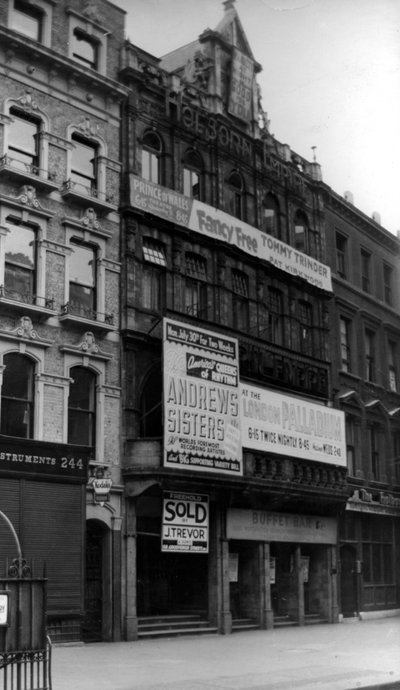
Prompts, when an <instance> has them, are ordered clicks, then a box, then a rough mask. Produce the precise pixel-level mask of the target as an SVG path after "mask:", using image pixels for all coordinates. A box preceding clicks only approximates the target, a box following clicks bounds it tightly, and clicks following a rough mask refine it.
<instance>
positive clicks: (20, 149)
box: [8, 108, 40, 175]
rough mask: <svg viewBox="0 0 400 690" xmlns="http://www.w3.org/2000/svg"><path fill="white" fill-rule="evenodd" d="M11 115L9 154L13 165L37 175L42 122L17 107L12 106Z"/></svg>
mask: <svg viewBox="0 0 400 690" xmlns="http://www.w3.org/2000/svg"><path fill="white" fill-rule="evenodd" d="M10 115H11V117H12V120H11V122H10V125H9V130H8V142H9V143H8V155H9V158H10V159H11V165H12V166H15V167H18V168H20V169H21V170H23V171H26V172H28V173H32V174H36V175H37V174H38V167H39V156H38V150H39V131H40V123H39V121H38V120H36V119H35V118H32V117H30V116H29V115H26V114H25V113H22V112H20V111H19V110H17V109H15V108H11V110H10Z"/></svg>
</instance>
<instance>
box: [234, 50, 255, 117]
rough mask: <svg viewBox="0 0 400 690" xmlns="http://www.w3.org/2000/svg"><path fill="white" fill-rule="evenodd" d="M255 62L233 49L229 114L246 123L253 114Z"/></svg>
mask: <svg viewBox="0 0 400 690" xmlns="http://www.w3.org/2000/svg"><path fill="white" fill-rule="evenodd" d="M253 81H254V62H253V60H252V59H251V58H249V57H247V55H244V53H242V52H241V51H240V50H238V49H237V48H234V49H233V54H232V65H231V79H230V89H229V103H228V112H229V113H230V114H231V115H233V116H234V117H238V118H240V119H241V120H244V121H245V122H250V120H251V117H252V114H253Z"/></svg>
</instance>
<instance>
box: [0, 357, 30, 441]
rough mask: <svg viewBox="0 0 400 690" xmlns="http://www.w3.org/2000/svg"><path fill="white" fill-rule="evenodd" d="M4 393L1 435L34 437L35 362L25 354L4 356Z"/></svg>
mask: <svg viewBox="0 0 400 690" xmlns="http://www.w3.org/2000/svg"><path fill="white" fill-rule="evenodd" d="M3 362H4V366H5V369H4V373H3V386H2V391H1V433H2V434H6V435H7V436H17V437H19V438H32V437H33V401H34V396H33V382H34V363H33V361H32V360H30V359H29V358H28V357H26V356H25V355H20V354H14V353H12V354H8V355H5V356H4V360H3Z"/></svg>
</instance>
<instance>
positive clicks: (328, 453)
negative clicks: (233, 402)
mask: <svg viewBox="0 0 400 690" xmlns="http://www.w3.org/2000/svg"><path fill="white" fill-rule="evenodd" d="M241 425H242V443H243V446H244V447H245V448H252V449H254V450H260V451H264V452H268V453H278V454H280V455H289V456H291V457H296V458H304V459H305V460H315V461H318V462H326V463H331V464H334V465H342V466H343V467H346V463H347V458H346V431H345V418H344V412H342V411H341V410H335V409H333V408H331V407H325V406H324V405H317V404H316V403H312V402H310V401H309V400H305V399H301V398H294V397H291V396H288V395H282V394H281V393H277V392H275V391H271V390H267V389H265V388H259V387H256V386H248V385H246V384H241Z"/></svg>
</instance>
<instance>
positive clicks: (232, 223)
mask: <svg viewBox="0 0 400 690" xmlns="http://www.w3.org/2000/svg"><path fill="white" fill-rule="evenodd" d="M131 204H132V206H134V207H135V208H139V209H141V210H142V211H148V212H149V213H153V214H154V215H156V216H158V217H159V218H164V219H165V220H169V221H171V222H173V223H177V224H179V225H182V226H183V227H186V228H189V229H190V230H193V231H194V232H197V233H199V234H201V235H206V236H207V237H212V238H214V239H217V240H220V241H221V242H226V243H227V244H229V245H231V246H232V247H236V248H237V249H240V250H241V251H243V252H245V253H246V254H249V255H250V256H253V257H256V258H258V259H260V260H262V261H267V262H268V263H270V264H273V265H274V266H277V267H278V268H279V269H281V270H282V271H285V273H290V274H291V275H294V276H298V277H300V278H303V279H304V280H306V281H307V282H308V283H310V284H311V285H316V286H317V287H319V288H321V289H323V290H327V291H330V292H331V291H332V280H331V272H330V268H329V266H325V264H322V263H321V262H319V261H317V260H316V259H313V258H312V257H310V256H307V255H306V254H303V253H302V252H298V251H296V250H295V249H294V248H293V247H290V246H289V245H287V244H285V243H284V242H281V241H280V240H278V239H276V238H275V237H272V236H271V235H267V233H265V232H261V230H258V228H253V226H252V225H248V224H247V223H244V222H243V221H241V220H239V219H238V218H234V217H233V216H230V215H229V214H228V213H225V212H224V211H221V210H220V209H216V208H213V207H212V206H208V205H207V204H204V203H203V202H201V201H197V199H190V198H188V197H185V196H183V194H178V193H177V192H174V191H173V190H170V189H166V188H164V187H161V186H160V185H157V184H154V183H152V182H147V181H146V180H142V179H141V178H140V177H137V175H131Z"/></svg>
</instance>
